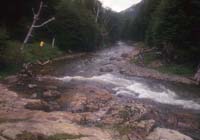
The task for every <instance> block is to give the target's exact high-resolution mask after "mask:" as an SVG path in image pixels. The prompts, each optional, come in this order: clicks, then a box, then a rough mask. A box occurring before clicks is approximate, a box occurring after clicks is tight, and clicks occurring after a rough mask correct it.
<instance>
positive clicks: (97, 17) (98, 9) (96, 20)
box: [95, 6, 100, 23]
mask: <svg viewBox="0 0 200 140" xmlns="http://www.w3.org/2000/svg"><path fill="white" fill-rule="evenodd" d="M99 13H100V7H99V6H97V13H96V19H95V22H96V23H98V19H99Z"/></svg>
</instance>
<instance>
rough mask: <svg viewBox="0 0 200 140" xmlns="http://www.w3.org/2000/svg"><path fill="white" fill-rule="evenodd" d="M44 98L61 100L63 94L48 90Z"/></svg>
mask: <svg viewBox="0 0 200 140" xmlns="http://www.w3.org/2000/svg"><path fill="white" fill-rule="evenodd" d="M42 96H43V98H53V99H55V98H59V97H60V96H61V93H60V92H58V91H56V90H48V91H45V92H44V93H43V95H42Z"/></svg>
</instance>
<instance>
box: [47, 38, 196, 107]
mask: <svg viewBox="0 0 200 140" xmlns="http://www.w3.org/2000/svg"><path fill="white" fill-rule="evenodd" d="M132 51H134V47H133V46H130V45H129V44H127V43H124V42H118V43H117V44H115V45H113V47H111V48H106V49H103V50H101V51H97V52H95V53H90V54H87V56H83V57H81V58H76V59H73V60H69V61H60V62H59V63H54V64H52V65H49V66H48V68H47V67H45V68H46V69H51V72H50V73H49V74H50V75H54V76H57V79H59V80H62V81H64V82H66V83H70V82H72V81H73V82H91V83H92V82H97V83H98V84H102V85H106V86H110V87H111V90H112V91H113V93H114V94H116V95H118V96H131V97H133V98H138V99H149V100H152V101H155V102H158V103H161V104H165V105H175V106H179V107H182V108H185V109H192V110H197V111H199V110H200V88H199V87H198V86H191V85H184V84H178V83H172V82H166V81H159V80H153V79H147V78H141V77H134V76H127V75H124V74H122V73H121V72H120V70H121V67H123V66H124V65H121V64H122V63H123V58H122V55H123V54H128V53H130V52H132Z"/></svg>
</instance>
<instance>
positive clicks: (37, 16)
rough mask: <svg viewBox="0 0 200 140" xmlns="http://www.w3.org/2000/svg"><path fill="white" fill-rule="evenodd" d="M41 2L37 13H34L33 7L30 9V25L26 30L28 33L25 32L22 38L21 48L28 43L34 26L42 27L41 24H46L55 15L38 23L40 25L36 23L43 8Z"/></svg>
mask: <svg viewBox="0 0 200 140" xmlns="http://www.w3.org/2000/svg"><path fill="white" fill-rule="evenodd" d="M43 4H44V3H43V1H41V2H40V6H39V9H38V11H37V13H35V12H34V9H32V10H33V22H32V24H31V27H30V28H29V31H28V33H27V35H26V37H25V39H24V42H23V46H22V49H23V48H24V45H25V44H27V43H28V41H29V39H30V37H31V36H32V32H33V30H34V28H40V27H42V26H44V25H46V24H48V23H49V22H51V21H53V20H55V17H53V18H50V19H49V20H47V21H45V22H43V23H42V24H40V25H36V23H37V21H38V20H39V17H40V14H41V11H42V8H43Z"/></svg>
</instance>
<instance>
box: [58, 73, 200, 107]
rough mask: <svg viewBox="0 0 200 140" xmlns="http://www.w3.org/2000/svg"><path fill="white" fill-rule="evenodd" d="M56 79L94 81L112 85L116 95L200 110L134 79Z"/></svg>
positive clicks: (162, 88) (191, 102) (192, 103)
mask: <svg viewBox="0 0 200 140" xmlns="http://www.w3.org/2000/svg"><path fill="white" fill-rule="evenodd" d="M56 79H58V80H61V81H64V82H71V81H94V82H100V83H103V84H111V85H113V86H114V88H113V89H112V90H113V91H114V92H115V94H116V95H129V96H133V97H135V98H140V99H151V100H153V101H155V102H159V103H162V104H169V105H178V106H182V107H183V108H186V109H194V110H200V103H197V102H195V101H194V100H187V99H182V98H181V97H179V96H178V95H177V94H176V92H175V91H172V90H170V89H168V88H167V87H166V86H164V85H162V84H159V83H157V84H156V85H154V87H153V88H152V87H151V86H150V85H149V84H147V83H145V82H142V81H138V80H133V79H131V80H130V79H127V78H125V77H120V76H116V75H113V74H103V75H100V76H92V77H83V76H65V77H62V78H56Z"/></svg>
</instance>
